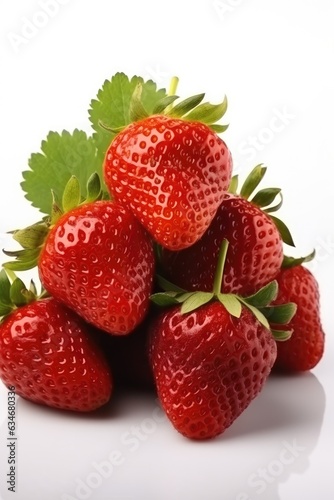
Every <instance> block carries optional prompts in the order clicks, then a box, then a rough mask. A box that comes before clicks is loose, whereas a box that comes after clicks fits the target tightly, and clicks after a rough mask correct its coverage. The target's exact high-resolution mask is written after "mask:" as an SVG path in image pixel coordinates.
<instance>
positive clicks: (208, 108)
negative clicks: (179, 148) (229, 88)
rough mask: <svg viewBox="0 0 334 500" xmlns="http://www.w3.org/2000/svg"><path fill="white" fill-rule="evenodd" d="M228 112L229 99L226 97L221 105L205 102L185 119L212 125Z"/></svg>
mask: <svg viewBox="0 0 334 500" xmlns="http://www.w3.org/2000/svg"><path fill="white" fill-rule="evenodd" d="M226 110H227V98H226V96H225V97H224V100H223V102H221V103H220V104H211V103H209V102H205V103H203V104H200V105H199V106H197V107H196V108H195V109H194V110H193V111H190V113H188V114H187V115H186V116H184V118H185V119H186V120H194V121H200V122H202V123H206V124H208V125H211V124H213V123H216V122H217V121H218V120H220V119H221V118H222V117H223V116H224V114H225V113H226Z"/></svg>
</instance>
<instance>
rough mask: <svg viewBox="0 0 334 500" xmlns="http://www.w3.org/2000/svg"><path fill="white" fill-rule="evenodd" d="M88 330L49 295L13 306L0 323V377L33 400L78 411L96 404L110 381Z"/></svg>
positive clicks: (108, 391) (105, 399)
mask: <svg viewBox="0 0 334 500" xmlns="http://www.w3.org/2000/svg"><path fill="white" fill-rule="evenodd" d="M1 280H2V283H3V282H4V275H3V272H2V275H1ZM19 281H20V280H19ZM16 285H17V283H16ZM16 285H15V282H14V284H13V285H12V287H15V286H16ZM16 288H17V286H16ZM17 291H21V290H17ZM21 299H22V296H21ZM7 305H8V303H7ZM89 330H90V327H89V326H88V325H87V324H86V323H85V322H84V321H83V320H82V319H81V318H80V317H79V316H77V315H76V314H75V313H74V312H73V311H71V310H70V309H68V308H67V307H65V306H63V305H62V304H60V303H59V302H57V301H56V300H55V299H53V298H45V299H42V300H37V301H34V302H32V303H29V304H26V305H23V306H22V307H19V308H14V309H13V310H12V312H10V313H9V314H8V316H6V317H5V318H3V319H2V321H1V323H0V378H1V380H2V381H3V383H4V384H5V385H7V386H14V387H15V392H16V394H17V395H19V396H22V397H23V398H26V399H28V400H30V401H33V402H35V403H39V404H43V405H47V406H52V407H55V408H61V409H66V410H73V411H80V412H88V411H92V410H95V409H96V408H99V407H100V406H102V405H104V404H105V403H107V402H108V401H109V399H110V396H111V393H112V389H113V384H112V378H111V373H110V369H109V367H108V364H107V361H106V359H105V357H104V355H103V353H102V351H100V349H99V348H98V346H97V345H96V344H95V342H94V341H93V339H92V337H91V335H90V331H89Z"/></svg>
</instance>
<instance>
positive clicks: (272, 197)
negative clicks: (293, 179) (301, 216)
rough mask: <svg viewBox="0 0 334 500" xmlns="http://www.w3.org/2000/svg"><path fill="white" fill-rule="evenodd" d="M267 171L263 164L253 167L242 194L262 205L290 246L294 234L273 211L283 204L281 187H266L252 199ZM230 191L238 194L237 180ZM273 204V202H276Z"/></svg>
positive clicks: (242, 187) (252, 201)
mask: <svg viewBox="0 0 334 500" xmlns="http://www.w3.org/2000/svg"><path fill="white" fill-rule="evenodd" d="M266 171H267V167H265V166H263V165H262V164H260V165H257V166H256V167H254V168H253V170H252V171H251V172H250V174H249V175H248V176H247V177H246V179H245V181H244V183H243V185H242V186H241V189H240V196H241V197H243V198H246V199H249V201H250V202H251V203H253V204H254V205H256V206H258V207H260V208H261V209H262V210H263V212H265V213H267V214H268V215H269V217H270V218H271V219H272V221H273V222H274V224H275V226H276V227H277V229H278V231H279V233H280V235H281V238H282V241H283V242H284V243H286V244H287V245H289V246H293V247H294V246H295V244H294V241H293V238H292V235H291V233H290V230H289V228H288V227H287V226H286V224H285V223H284V222H283V221H282V220H281V219H279V218H277V217H275V216H274V215H272V213H273V212H277V211H278V210H279V209H280V208H281V206H282V204H283V195H282V192H281V189H280V188H265V189H261V190H260V191H258V192H257V193H256V194H255V195H254V196H253V197H252V198H251V199H250V196H251V195H252V194H253V193H254V191H255V189H256V188H257V187H258V185H259V184H260V182H261V181H262V179H263V177H264V175H265V173H266ZM229 192H230V193H233V194H237V180H233V178H232V181H231V184H230V188H229ZM276 198H278V202H276ZM275 202H276V204H274V205H273V203H275Z"/></svg>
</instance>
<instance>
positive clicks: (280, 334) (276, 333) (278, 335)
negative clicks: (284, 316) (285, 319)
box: [271, 328, 293, 342]
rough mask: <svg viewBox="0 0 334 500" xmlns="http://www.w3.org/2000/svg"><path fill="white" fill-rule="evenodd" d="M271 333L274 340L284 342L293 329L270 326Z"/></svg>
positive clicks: (289, 336)
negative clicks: (278, 328)
mask: <svg viewBox="0 0 334 500" xmlns="http://www.w3.org/2000/svg"><path fill="white" fill-rule="evenodd" d="M271 333H272V335H273V337H274V339H275V340H276V342H285V341H287V340H289V339H290V338H291V336H292V334H293V330H276V329H273V328H272V329H271Z"/></svg>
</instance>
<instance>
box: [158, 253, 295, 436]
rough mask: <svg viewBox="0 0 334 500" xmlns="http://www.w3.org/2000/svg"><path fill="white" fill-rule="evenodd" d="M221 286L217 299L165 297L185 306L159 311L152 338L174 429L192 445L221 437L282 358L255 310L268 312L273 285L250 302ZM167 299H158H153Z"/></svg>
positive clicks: (185, 295)
mask: <svg viewBox="0 0 334 500" xmlns="http://www.w3.org/2000/svg"><path fill="white" fill-rule="evenodd" d="M221 255H222V253H220V258H219V262H222V259H221ZM218 269H219V266H218ZM216 276H217V275H216ZM218 276H219V274H218ZM220 288H221V278H220V280H219V279H218V280H217V278H216V279H215V285H214V289H215V292H214V293H208V292H207V293H203V292H195V293H192V294H191V293H183V294H182V293H181V294H171V292H169V294H168V295H167V298H168V297H169V298H170V297H172V298H173V299H174V300H175V302H176V303H180V302H182V301H183V300H184V303H183V304H182V307H180V306H179V305H178V306H176V307H173V308H172V309H170V310H168V311H167V312H163V313H161V314H160V316H159V318H158V319H157V320H156V322H155V324H154V325H153V327H152V329H151V332H150V359H151V363H152V368H153V374H154V377H155V382H156V386H157V391H158V396H159V398H160V400H161V404H162V406H163V408H164V410H165V412H166V414H167V416H168V418H169V419H170V421H171V423H172V424H173V425H174V427H175V428H176V429H177V430H178V431H179V432H180V433H182V434H183V435H184V436H186V437H189V438H193V439H206V438H212V437H215V436H217V435H218V434H221V433H223V432H224V431H225V430H226V429H227V428H228V427H229V426H230V425H231V424H232V422H233V421H234V420H235V419H236V418H237V417H238V416H239V415H240V414H241V413H242V412H243V411H244V410H245V409H246V408H247V406H248V405H249V404H250V402H251V401H252V400H253V399H254V398H255V397H256V396H257V395H258V394H259V392H260V391H261V389H262V387H263V385H264V383H265V381H266V379H267V377H268V375H269V373H270V371H271V368H272V366H273V364H274V361H275V358H276V343H275V340H274V338H273V336H272V334H271V332H270V330H269V329H268V328H267V326H268V323H267V322H266V320H265V318H263V317H261V315H259V311H258V310H256V309H255V308H254V307H253V304H254V303H256V304H257V306H258V307H260V306H261V307H262V306H263V307H264V309H262V310H263V311H265V306H266V305H267V304H268V303H269V302H270V301H271V300H272V298H273V297H274V296H275V294H276V292H277V288H276V286H275V283H272V284H270V285H268V286H267V287H266V291H265V293H264V292H263V291H260V292H259V293H258V294H257V296H253V297H250V298H249V299H248V300H247V299H240V298H239V297H238V296H236V295H228V294H222V293H221V292H220ZM267 292H268V293H269V295H268V293H267ZM264 296H265V297H266V300H265V301H264V302H263V304H261V300H262V299H263V297H264ZM261 297H262V299H261ZM153 298H154V296H153ZM161 298H162V295H161V294H157V296H156V297H155V300H156V301H157V300H158V301H159V300H160V301H161ZM215 299H216V300H215ZM163 300H166V297H165V298H164V299H163ZM213 300H214V301H213ZM284 307H286V306H284ZM287 307H288V308H289V311H290V315H291V314H293V309H291V305H288V306H287ZM195 308H196V309H195ZM249 309H250V310H249ZM255 314H256V316H257V317H256V316H255ZM257 318H258V319H257ZM259 319H261V321H263V324H261V323H260V321H259ZM264 325H266V326H264Z"/></svg>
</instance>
